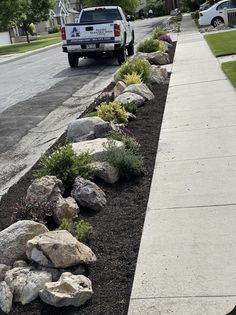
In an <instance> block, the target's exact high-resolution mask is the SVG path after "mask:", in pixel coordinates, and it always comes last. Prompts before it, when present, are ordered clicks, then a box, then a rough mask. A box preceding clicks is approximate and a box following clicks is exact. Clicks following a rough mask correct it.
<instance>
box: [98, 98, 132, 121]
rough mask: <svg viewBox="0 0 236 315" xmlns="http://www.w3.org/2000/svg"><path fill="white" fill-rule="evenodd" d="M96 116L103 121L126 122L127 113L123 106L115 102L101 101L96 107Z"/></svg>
mask: <svg viewBox="0 0 236 315" xmlns="http://www.w3.org/2000/svg"><path fill="white" fill-rule="evenodd" d="M97 113H98V117H100V118H102V119H103V120H105V121H113V122H115V123H124V124H127V123H128V118H127V113H126V111H125V109H124V107H123V106H122V105H121V104H120V103H117V102H110V103H102V104H101V105H99V106H98V107H97Z"/></svg>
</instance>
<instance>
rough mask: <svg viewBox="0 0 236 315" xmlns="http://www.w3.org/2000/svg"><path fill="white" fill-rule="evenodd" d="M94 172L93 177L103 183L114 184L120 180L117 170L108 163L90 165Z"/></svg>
mask: <svg viewBox="0 0 236 315" xmlns="http://www.w3.org/2000/svg"><path fill="white" fill-rule="evenodd" d="M90 165H91V166H92V167H93V168H94V171H95V177H98V178H101V179H102V180H104V182H106V183H109V184H114V183H116V182H117V181H118V180H119V179H120V175H119V170H118V169H117V168H115V167H114V166H113V165H111V164H110V163H108V162H94V163H91V164H90Z"/></svg>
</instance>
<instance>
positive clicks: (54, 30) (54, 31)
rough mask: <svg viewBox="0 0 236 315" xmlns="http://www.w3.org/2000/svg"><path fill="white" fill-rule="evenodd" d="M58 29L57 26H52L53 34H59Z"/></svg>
mask: <svg viewBox="0 0 236 315" xmlns="http://www.w3.org/2000/svg"><path fill="white" fill-rule="evenodd" d="M60 29H61V28H60V27H59V26H54V27H53V29H52V32H53V33H58V32H60Z"/></svg>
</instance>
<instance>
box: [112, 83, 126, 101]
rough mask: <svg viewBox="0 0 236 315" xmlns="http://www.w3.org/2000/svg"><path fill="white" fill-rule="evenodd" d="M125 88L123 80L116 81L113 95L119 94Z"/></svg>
mask: <svg viewBox="0 0 236 315" xmlns="http://www.w3.org/2000/svg"><path fill="white" fill-rule="evenodd" d="M125 88H126V84H125V83H124V82H123V81H118V82H117V83H116V85H115V87H114V96H115V98H116V97H118V96H119V95H120V94H122V93H123V92H124V90H125Z"/></svg>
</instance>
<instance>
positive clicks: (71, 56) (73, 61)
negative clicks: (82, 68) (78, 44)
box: [68, 53, 79, 68]
mask: <svg viewBox="0 0 236 315" xmlns="http://www.w3.org/2000/svg"><path fill="white" fill-rule="evenodd" d="M68 61H69V65H70V66H71V68H76V67H78V64H79V57H78V55H77V54H75V53H68Z"/></svg>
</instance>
